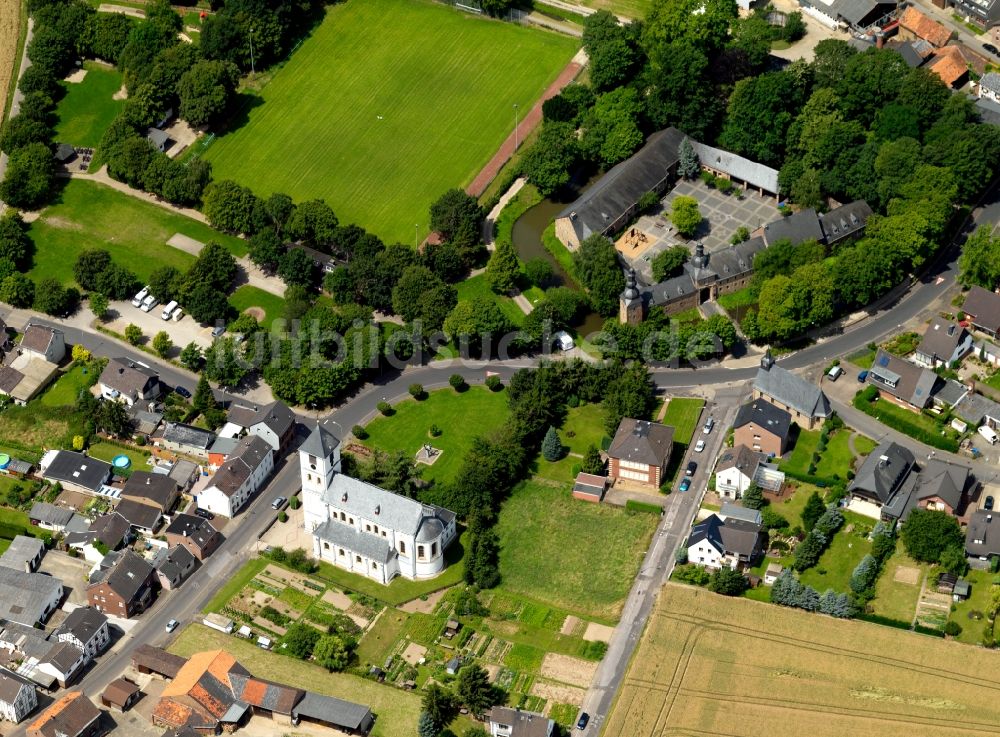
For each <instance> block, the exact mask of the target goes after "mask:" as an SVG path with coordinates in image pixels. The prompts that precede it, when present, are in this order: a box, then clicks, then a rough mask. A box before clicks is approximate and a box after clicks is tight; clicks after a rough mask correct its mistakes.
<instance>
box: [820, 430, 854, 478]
mask: <svg viewBox="0 0 1000 737" xmlns="http://www.w3.org/2000/svg"><path fill="white" fill-rule="evenodd" d="M850 439H851V433H850V431H848V430H838V431H837V432H835V433H833V434H832V435H830V436H829V437H828V438H827V444H826V450H824V451H823V452H822V453H821V454H820V457H819V463H817V464H816V475H817V476H820V477H822V478H826V477H833V476H839V477H840V478H842V479H846V478H847V472H848V471H850V470H851V468H852V465H853V463H854V453H852V452H851V448H850V445H849V444H848V443H849V442H850Z"/></svg>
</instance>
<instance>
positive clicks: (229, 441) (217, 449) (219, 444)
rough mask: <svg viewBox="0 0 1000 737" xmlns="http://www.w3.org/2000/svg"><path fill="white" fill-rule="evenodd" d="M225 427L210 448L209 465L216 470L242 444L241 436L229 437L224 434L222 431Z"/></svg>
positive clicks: (223, 429)
mask: <svg viewBox="0 0 1000 737" xmlns="http://www.w3.org/2000/svg"><path fill="white" fill-rule="evenodd" d="M225 429H226V428H225V427H223V428H222V430H220V431H219V434H218V435H216V436H215V440H213V441H212V445H211V446H210V447H209V449H208V467H209V468H211V469H213V470H216V471H217V470H219V466H221V465H222V464H223V463H225V462H226V459H227V458H228V457H229V456H230V455H231V454H232V452H233V451H234V450H236V448H237V447H239V444H240V439H239V436H237V437H228V436H226V435H223V434H222V433H223V432H224V431H225Z"/></svg>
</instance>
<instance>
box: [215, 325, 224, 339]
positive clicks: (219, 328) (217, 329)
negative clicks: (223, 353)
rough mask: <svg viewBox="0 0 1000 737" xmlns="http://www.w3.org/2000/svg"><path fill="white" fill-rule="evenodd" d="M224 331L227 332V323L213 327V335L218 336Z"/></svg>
mask: <svg viewBox="0 0 1000 737" xmlns="http://www.w3.org/2000/svg"><path fill="white" fill-rule="evenodd" d="M224 332H226V327H225V325H216V326H215V327H214V328H212V337H213V338H218V337H219V336H220V335H222V334H223V333H224Z"/></svg>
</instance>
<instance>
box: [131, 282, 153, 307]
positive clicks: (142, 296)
mask: <svg viewBox="0 0 1000 737" xmlns="http://www.w3.org/2000/svg"><path fill="white" fill-rule="evenodd" d="M147 294H149V287H143V288H142V289H140V290H139V293H138V294H137V295H135V296H134V297H133V298H132V306H133V307H138V306H139V305H141V304H142V300H144V299H146V295H147Z"/></svg>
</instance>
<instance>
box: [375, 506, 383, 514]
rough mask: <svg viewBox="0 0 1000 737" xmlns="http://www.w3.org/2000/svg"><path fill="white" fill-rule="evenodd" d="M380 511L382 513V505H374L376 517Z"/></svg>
mask: <svg viewBox="0 0 1000 737" xmlns="http://www.w3.org/2000/svg"><path fill="white" fill-rule="evenodd" d="M381 511H382V505H381V504H376V505H375V514H376V515H377V514H378V513H379V512H381Z"/></svg>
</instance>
